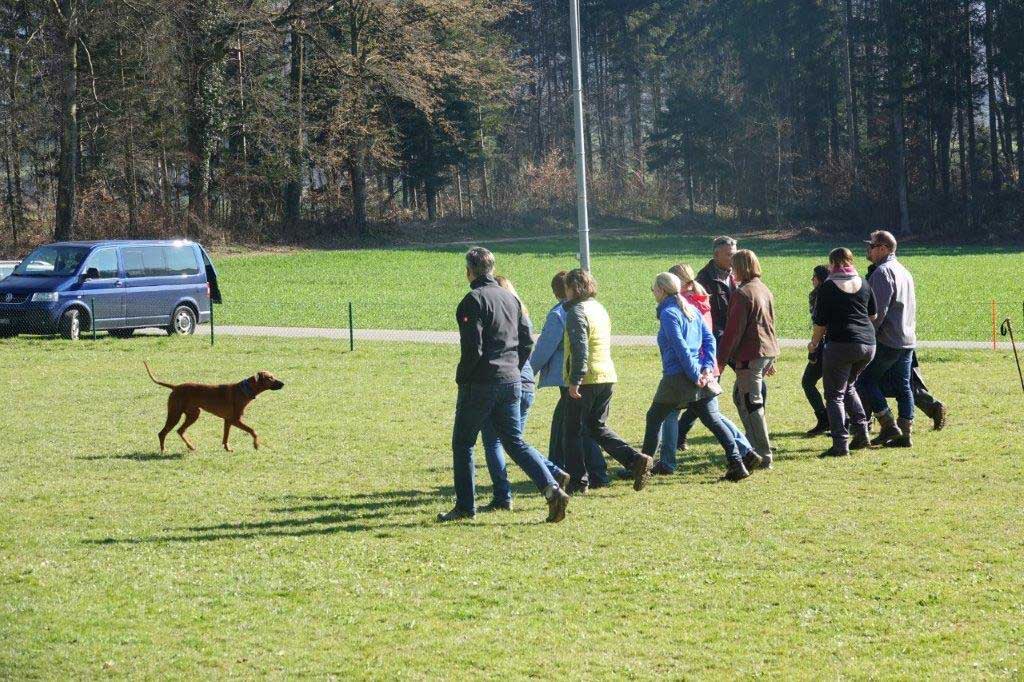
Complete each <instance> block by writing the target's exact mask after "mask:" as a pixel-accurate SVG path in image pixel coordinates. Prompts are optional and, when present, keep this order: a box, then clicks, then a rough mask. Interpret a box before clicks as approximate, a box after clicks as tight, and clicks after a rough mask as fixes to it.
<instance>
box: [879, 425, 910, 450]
mask: <svg viewBox="0 0 1024 682" xmlns="http://www.w3.org/2000/svg"><path fill="white" fill-rule="evenodd" d="M913 428H914V422H912V421H910V420H908V419H900V420H899V430H900V435H898V436H896V437H895V438H893V439H892V440H888V441H886V443H885V447H887V448H912V447H914V442H913V441H912V440H911V439H910V432H911V431H912V430H913Z"/></svg>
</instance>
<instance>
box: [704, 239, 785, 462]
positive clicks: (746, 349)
mask: <svg viewBox="0 0 1024 682" xmlns="http://www.w3.org/2000/svg"><path fill="white" fill-rule="evenodd" d="M732 272H733V275H734V276H735V277H736V279H737V281H739V286H738V287H737V288H736V291H734V292H733V294H732V296H731V297H730V298H729V314H728V318H727V321H726V324H725V332H724V333H723V334H722V339H721V342H720V343H719V346H718V364H719V367H720V368H721V367H724V366H725V365H729V366H730V367H732V368H733V369H734V370H735V371H736V383H735V384H734V386H733V392H732V399H733V402H734V403H735V404H736V409H737V411H739V414H740V420H741V421H742V422H743V430H744V431H745V432H746V436H747V439H748V440H749V441H750V444H751V445H753V446H754V449H755V450H756V451H757V454H759V455H761V458H762V460H763V462H762V465H761V466H762V467H764V468H765V469H769V468H771V465H772V446H771V441H770V440H769V438H768V422H767V420H766V419H765V414H764V397H763V395H764V394H763V392H762V387H763V385H764V380H765V377H766V376H771V375H773V374H774V373H775V368H774V367H773V363H774V362H775V358H777V357H778V356H779V342H778V339H776V337H775V311H774V307H773V304H774V299H773V297H772V292H771V291H769V290H768V287H767V286H765V285H764V282H762V281H761V263H760V262H759V261H758V260H757V255H756V254H755V253H754V252H753V251H750V250H748V249H743V250H741V251H737V252H736V254H735V255H734V256H733V257H732Z"/></svg>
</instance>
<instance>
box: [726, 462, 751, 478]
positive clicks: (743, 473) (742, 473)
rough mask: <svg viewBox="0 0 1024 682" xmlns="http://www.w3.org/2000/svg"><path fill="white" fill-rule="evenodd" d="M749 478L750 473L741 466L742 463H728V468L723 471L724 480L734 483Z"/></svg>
mask: <svg viewBox="0 0 1024 682" xmlns="http://www.w3.org/2000/svg"><path fill="white" fill-rule="evenodd" d="M749 477H750V472H749V471H747V467H745V466H743V462H729V468H728V469H726V471H725V480H727V481H732V482H733V483H736V482H737V481H742V480H743V479H744V478H749Z"/></svg>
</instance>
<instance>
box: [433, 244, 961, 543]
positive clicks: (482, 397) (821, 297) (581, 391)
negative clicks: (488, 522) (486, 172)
mask: <svg viewBox="0 0 1024 682" xmlns="http://www.w3.org/2000/svg"><path fill="white" fill-rule="evenodd" d="M713 246H714V255H713V257H712V259H711V260H710V261H709V262H708V263H707V265H706V266H704V268H702V269H701V270H700V272H699V273H697V274H696V275H695V274H694V271H693V269H692V268H691V267H690V266H689V265H686V264H678V265H675V266H673V267H672V268H671V269H670V270H669V271H666V272H663V273H660V274H659V275H657V277H656V278H655V279H654V282H653V284H652V286H651V294H652V297H653V299H654V304H655V309H656V314H657V319H658V322H659V329H658V336H657V342H658V348H659V350H660V353H661V361H662V378H661V381H660V382H659V385H658V387H657V390H656V391H655V394H654V397H653V399H652V401H651V406H650V408H649V409H648V411H647V416H646V424H645V431H644V439H643V444H642V445H641V447H640V449H636V448H634V447H633V446H631V445H630V444H629V443H627V442H626V441H625V440H623V439H622V438H621V437H620V436H618V435H617V434H616V433H615V431H614V430H613V429H612V428H611V427H610V426H609V424H608V416H609V412H610V406H611V401H612V396H613V394H614V387H615V384H616V382H617V381H618V377H617V374H616V371H615V365H614V363H613V361H612V356H611V321H610V318H609V315H608V312H607V310H605V308H604V306H603V305H601V303H600V302H599V301H598V300H597V282H596V280H595V279H594V277H593V276H592V275H591V274H590V273H589V272H587V271H584V270H580V269H576V270H572V271H569V272H559V273H557V274H556V275H555V277H554V278H553V279H552V282H551V290H552V294H553V295H554V297H555V299H556V303H555V305H554V306H553V307H552V308H551V309H550V311H549V312H548V314H547V316H546V318H545V321H544V326H543V328H542V329H541V332H540V336H539V337H538V339H537V341H536V343H534V340H533V333H532V332H533V330H532V327H531V323H530V319H529V315H528V312H527V309H526V306H525V305H524V304H523V303H522V301H521V300H520V299H519V297H518V296H517V294H516V292H515V288H514V287H513V285H512V283H511V282H510V281H508V280H507V279H505V278H503V277H500V276H495V274H494V268H495V260H494V255H493V254H492V253H491V252H490V251H488V250H487V249H484V248H479V247H477V248H473V249H471V250H470V251H469V252H468V253H467V254H466V278H467V280H468V282H469V286H470V292H469V293H468V294H467V295H466V296H465V298H464V299H463V300H462V302H461V303H460V304H459V307H458V309H457V311H456V320H457V323H458V326H459V332H460V340H461V357H460V360H459V365H458V369H457V372H456V382H457V384H458V398H457V402H456V415H455V425H454V429H453V435H452V451H453V465H454V478H455V497H456V502H455V507H454V508H453V509H452V510H451V511H449V512H447V513H444V514H440V515H438V520H440V521H452V520H457V519H463V518H472V517H473V516H475V514H476V513H477V512H478V511H497V510H511V509H512V489H511V486H510V484H509V481H508V476H507V470H506V466H505V457H504V455H505V453H506V452H507V453H508V455H509V456H510V457H511V458H512V459H513V461H515V462H516V463H517V464H518V465H519V466H520V467H521V468H522V469H523V470H524V471H525V472H526V473H527V475H528V476H529V477H530V479H531V480H532V481H533V483H534V484H535V485H536V486H537V488H538V489H539V490H540V491H541V493H542V494H543V495H544V497H545V499H546V500H547V502H548V516H547V521H549V522H552V523H557V522H559V521H561V520H563V519H564V518H565V512H566V507H567V505H568V503H569V499H570V496H573V495H582V494H585V493H586V492H587V490H589V489H592V488H601V487H605V486H607V485H609V482H610V481H609V472H608V468H607V465H606V463H605V458H604V456H603V453H607V454H608V455H610V456H611V457H612V458H613V459H615V460H616V461H617V462H619V463H620V464H621V465H622V467H623V468H622V470H621V471H620V472H619V475H620V476H621V477H623V478H629V479H632V481H633V488H634V490H638V491H639V490H642V489H643V488H644V487H645V486H646V485H647V483H648V480H649V478H650V476H651V475H665V474H670V473H672V472H673V471H674V470H675V467H676V452H677V451H678V450H685V449H686V448H687V444H686V443H687V436H688V434H689V431H690V429H691V428H692V426H693V425H694V424H695V423H696V422H697V421H700V422H701V423H702V424H703V425H704V426H706V427H707V428H708V430H709V431H710V432H711V433H712V434H713V435H714V437H715V439H716V440H717V441H718V443H719V445H720V446H721V447H722V449H723V451H724V453H725V458H726V462H727V469H726V472H725V478H726V479H727V480H730V481H740V480H743V479H745V478H747V477H749V476H750V475H751V473H752V472H753V471H754V470H756V469H759V468H764V469H770V468H772V465H773V462H774V453H773V451H772V444H771V439H770V435H769V429H768V423H767V419H766V414H765V403H766V400H767V396H768V390H767V383H766V379H767V378H768V377H771V376H773V375H774V374H775V360H776V358H777V357H778V356H779V343H778V339H777V338H776V334H775V314H774V300H773V296H772V293H771V291H770V290H769V289H768V287H767V286H766V285H765V284H764V283H763V282H762V281H761V277H762V271H761V264H760V262H759V260H758V258H757V255H756V254H754V252H753V251H750V250H738V249H737V244H736V240H734V239H732V238H730V237H719V238H717V239H715V241H714V244H713ZM895 253H896V240H895V239H894V238H893V237H892V235H891V234H889V233H888V232H884V231H879V232H875V233H872V235H871V240H870V241H869V247H868V258H869V260H870V261H871V263H872V268H871V269H869V275H868V278H867V279H864V278H861V277H860V276H859V275H858V274H857V272H856V269H855V268H854V265H853V255H852V253H851V252H850V251H849V250H847V249H842V248H840V249H835V250H834V251H832V253H831V254H830V255H829V265H828V266H827V267H824V266H823V267H820V268H816V269H815V276H814V280H813V285H814V290H813V291H812V294H811V306H810V307H811V317H812V320H813V324H814V333H813V338H812V340H811V342H810V344H809V345H808V358H809V362H808V369H807V371H805V373H804V378H803V386H804V390H805V392H806V394H807V396H808V400H810V401H811V404H812V407H813V408H814V410H815V414H816V416H817V418H818V423H817V424H816V425H815V427H814V428H812V429H811V431H810V432H809V435H817V434H819V433H823V432H825V431H826V430H827V431H828V432H830V433H831V435H832V440H833V442H832V446H831V447H830V448H829V449H827V450H826V451H825V452H823V453H822V456H823V457H834V456H842V455H846V454H849V452H850V450H851V449H858V448H862V447H868V446H869V445H872V444H874V445H885V446H903V447H909V446H910V445H911V431H912V423H913V417H914V400H915V389H914V388H912V384H913V383H914V382H913V379H912V377H913V376H914V374H913V372H912V365H913V363H914V346H915V343H916V338H915V329H914V327H915V325H914V316H915V307H916V302H915V295H914V282H913V278H912V277H911V276H910V273H909V272H908V271H907V270H906V268H904V267H903V266H902V264H900V263H899V261H898V260H896V256H895ZM726 368H730V369H732V371H733V372H735V381H734V384H733V394H732V398H733V402H734V404H735V406H736V409H737V412H738V413H739V417H740V422H741V426H742V430H741V429H740V428H738V427H737V425H736V424H734V423H733V422H731V421H730V420H729V419H728V418H726V417H725V416H724V415H723V414H722V413H721V411H720V410H719V408H718V396H719V395H720V394H721V393H722V388H721V386H720V384H719V378H720V376H721V374H722V372H723V371H725V369H726ZM819 377H820V378H821V379H822V381H823V383H824V389H825V399H824V401H822V399H821V396H820V394H818V392H817V388H816V383H817V380H818V378H819ZM918 379H919V375H918ZM918 384H919V385H920V388H919V389H917V393H920V392H921V391H922V390H923V392H924V393H925V394H927V389H924V388H923V387H924V384H923V381H920V380H918ZM548 387H551V388H558V389H559V392H560V396H559V400H558V403H557V405H556V406H555V410H554V413H553V416H552V423H551V431H550V437H549V442H548V457H544V456H543V455H542V454H541V453H540V452H539V451H538V450H537V449H536V448H534V447H532V446H530V445H529V444H527V443H526V442H525V440H524V438H523V430H524V428H525V422H526V416H527V414H528V412H529V410H530V406H531V405H532V404H533V397H534V391H535V389H537V388H541V389H543V388H548ZM887 394H889V395H893V396H895V397H896V399H897V405H898V410H897V415H898V418H894V417H893V415H892V413H891V411H890V410H889V408H888V407H887V405H886V395H887ZM928 398H929V399H931V402H930V403H928V404H930V405H932V407H933V409H934V410H937V411H938V412H936V414H937V415H938V413H939V412H941V418H940V417H939V416H936V418H935V424H936V428H941V425H942V424H944V423H945V407H944V406H942V404H941V403H940V402H938V401H935V400H934V399H933V398H931V396H930V395H929V396H928ZM865 402H866V403H867V404H868V405H869V407H870V409H871V410H872V411H873V413H874V415H875V417H876V418H877V419H878V422H879V424H880V425H881V432H880V433H879V435H878V437H877V438H875V439H874V440H873V441H871V440H869V432H868V428H869V421H868V413H867V412H866V410H865V408H864V403H865ZM926 402H927V401H926ZM936 406H937V407H936ZM481 434H482V436H483V442H484V452H485V457H486V462H487V469H488V472H489V474H490V477H491V482H492V493H493V495H492V499H491V501H490V502H489V503H488V504H487V505H485V506H483V507H481V508H480V509H479V510H478V509H477V507H476V492H475V483H474V466H473V448H474V446H475V444H476V441H477V437H478V436H479V435H481ZM655 458H657V461H655Z"/></svg>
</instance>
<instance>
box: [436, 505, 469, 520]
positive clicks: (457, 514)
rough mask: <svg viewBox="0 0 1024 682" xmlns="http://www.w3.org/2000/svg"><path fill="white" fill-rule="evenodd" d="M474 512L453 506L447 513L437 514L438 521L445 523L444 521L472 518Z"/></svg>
mask: <svg viewBox="0 0 1024 682" xmlns="http://www.w3.org/2000/svg"><path fill="white" fill-rule="evenodd" d="M474 516H476V514H475V513H474V512H469V511H466V510H465V509H459V508H458V507H455V508H454V509H452V510H451V511H450V512H448V513H447V514H438V515H437V521H438V523H445V522H446V521H461V520H462V519H472V518H473V517H474Z"/></svg>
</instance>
